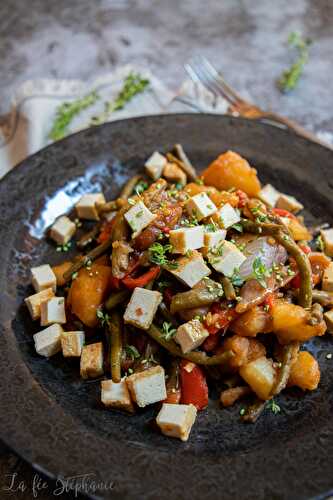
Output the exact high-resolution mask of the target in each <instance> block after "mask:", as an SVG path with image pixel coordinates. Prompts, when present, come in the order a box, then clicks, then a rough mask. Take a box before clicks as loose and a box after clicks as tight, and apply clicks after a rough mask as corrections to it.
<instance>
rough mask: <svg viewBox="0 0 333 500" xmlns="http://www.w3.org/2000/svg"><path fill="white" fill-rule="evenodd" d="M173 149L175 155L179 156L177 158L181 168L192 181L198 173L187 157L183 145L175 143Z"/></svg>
mask: <svg viewBox="0 0 333 500" xmlns="http://www.w3.org/2000/svg"><path fill="white" fill-rule="evenodd" d="M173 149H174V152H175V153H176V155H177V157H178V158H179V160H180V161H181V163H182V165H181V168H182V169H183V170H184V172H185V173H186V174H187V176H188V178H189V179H191V180H192V181H195V180H196V179H197V177H198V174H197V172H196V170H195V168H194V167H193V165H192V163H191V162H190V160H189V159H188V156H187V154H186V153H185V151H184V149H183V146H182V145H181V144H175V145H174V147H173Z"/></svg>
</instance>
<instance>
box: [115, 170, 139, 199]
mask: <svg viewBox="0 0 333 500" xmlns="http://www.w3.org/2000/svg"><path fill="white" fill-rule="evenodd" d="M141 178H142V175H134V176H133V177H132V178H131V179H129V180H128V181H127V182H126V184H125V186H124V187H123V189H122V190H121V193H120V195H119V198H122V199H123V200H127V198H129V197H130V196H131V194H132V193H133V190H134V188H135V186H136V185H137V183H138V182H139V181H140V179H141Z"/></svg>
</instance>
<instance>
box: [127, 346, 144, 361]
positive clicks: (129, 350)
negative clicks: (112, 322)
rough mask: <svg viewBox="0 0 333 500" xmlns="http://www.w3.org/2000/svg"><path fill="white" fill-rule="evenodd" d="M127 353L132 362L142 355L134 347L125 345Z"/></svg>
mask: <svg viewBox="0 0 333 500" xmlns="http://www.w3.org/2000/svg"><path fill="white" fill-rule="evenodd" d="M125 352H126V354H127V356H128V357H129V358H131V359H132V360H134V359H137V358H139V357H140V353H139V351H138V350H137V348H136V347H135V346H134V345H125Z"/></svg>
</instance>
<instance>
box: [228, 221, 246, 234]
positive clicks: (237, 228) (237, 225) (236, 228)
mask: <svg viewBox="0 0 333 500" xmlns="http://www.w3.org/2000/svg"><path fill="white" fill-rule="evenodd" d="M231 229H234V230H235V231H238V232H239V233H242V232H243V226H242V224H241V223H240V222H236V224H233V225H232V226H231Z"/></svg>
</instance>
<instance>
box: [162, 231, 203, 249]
mask: <svg viewBox="0 0 333 500" xmlns="http://www.w3.org/2000/svg"><path fill="white" fill-rule="evenodd" d="M169 236H170V240H169V241H170V244H171V245H172V252H173V253H181V254H186V252H187V251H188V250H196V249H197V248H202V247H203V246H204V228H203V227H202V226H195V227H184V228H181V229H173V230H171V231H170V233H169Z"/></svg>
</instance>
